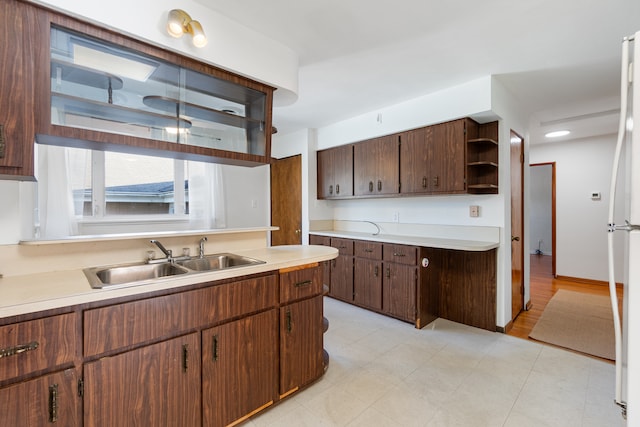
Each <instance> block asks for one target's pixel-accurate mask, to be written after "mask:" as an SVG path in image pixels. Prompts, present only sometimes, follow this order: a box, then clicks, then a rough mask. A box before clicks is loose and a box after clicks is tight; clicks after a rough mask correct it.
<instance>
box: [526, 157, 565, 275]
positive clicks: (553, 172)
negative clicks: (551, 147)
mask: <svg viewBox="0 0 640 427" xmlns="http://www.w3.org/2000/svg"><path fill="white" fill-rule="evenodd" d="M535 166H551V274H552V275H553V277H558V275H557V274H556V162H543V163H531V164H530V165H529V167H535Z"/></svg>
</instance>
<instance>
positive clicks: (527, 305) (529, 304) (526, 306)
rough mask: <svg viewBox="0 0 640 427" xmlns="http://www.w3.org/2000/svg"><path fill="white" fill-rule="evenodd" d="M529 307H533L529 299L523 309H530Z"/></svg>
mask: <svg viewBox="0 0 640 427" xmlns="http://www.w3.org/2000/svg"><path fill="white" fill-rule="evenodd" d="M531 307H533V304H531V300H529V301H527V303H526V304H525V306H524V309H525V311H529V310H531Z"/></svg>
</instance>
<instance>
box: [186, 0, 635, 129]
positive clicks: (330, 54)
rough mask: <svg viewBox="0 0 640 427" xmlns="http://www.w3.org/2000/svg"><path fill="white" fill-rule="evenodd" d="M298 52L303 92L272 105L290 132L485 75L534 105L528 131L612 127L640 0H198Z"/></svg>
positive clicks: (527, 107) (527, 106)
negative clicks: (625, 41) (623, 55)
mask: <svg viewBox="0 0 640 427" xmlns="http://www.w3.org/2000/svg"><path fill="white" fill-rule="evenodd" d="M196 1H197V2H199V3H201V4H203V5H205V6H207V7H209V8H211V9H213V10H215V11H217V12H219V13H221V14H223V15H225V16H227V17H229V18H231V19H232V20H235V21H237V22H238V23H240V24H242V25H244V26H247V27H249V28H252V29H253V30H255V31H258V32H259V33H262V34H264V35H265V36H267V37H269V38H272V39H274V40H277V41H279V42H280V43H282V44H284V45H286V46H288V47H290V48H291V49H293V50H294V51H295V52H297V53H298V55H299V58H300V70H299V97H298V100H297V101H296V102H295V103H294V104H291V105H288V106H277V105H276V107H275V108H274V125H275V126H277V127H278V129H279V130H280V132H282V133H288V132H291V131H295V130H299V129H304V128H318V127H322V126H325V125H328V124H331V123H335V122H337V121H340V120H345V119H348V118H351V117H354V116H356V115H359V114H363V113H366V112H370V111H375V110H376V109H378V108H382V107H387V106H390V105H393V104H396V103H399V102H402V101H405V100H408V99H412V98H416V97H419V96H422V95H426V94H429V93H432V92H435V91H438V90H441V89H445V88H447V87H450V86H454V85H457V84H461V83H464V82H467V81H470V80H474V79H476V78H480V77H483V76H487V75H494V76H496V77H497V78H498V79H499V80H500V81H501V82H502V84H503V85H504V86H505V87H506V88H507V89H508V90H509V91H510V92H511V93H512V94H513V95H514V96H515V97H516V98H517V99H518V100H519V101H520V103H521V104H522V106H523V108H524V110H525V111H526V112H527V113H528V114H529V115H530V117H531V120H530V122H531V129H530V135H529V137H530V140H531V141H532V142H541V141H543V140H544V137H541V136H540V134H541V132H543V131H546V130H552V129H557V128H571V130H572V131H573V133H572V135H571V136H570V138H572V139H575V138H581V137H584V136H592V135H597V134H606V133H613V132H615V131H616V128H617V121H618V112H619V107H618V103H619V91H620V89H619V86H620V83H619V79H620V51H621V48H620V44H621V40H622V38H623V37H624V36H629V35H631V34H632V33H634V32H635V31H638V30H640V1H638V0H607V1H603V0H528V1H513V0H485V1H477V0H447V1H442V0H438V1H436V0H395V1H393V2H372V1H371V0H322V1H320V0H317V1H312V0H269V1H264V0H196Z"/></svg>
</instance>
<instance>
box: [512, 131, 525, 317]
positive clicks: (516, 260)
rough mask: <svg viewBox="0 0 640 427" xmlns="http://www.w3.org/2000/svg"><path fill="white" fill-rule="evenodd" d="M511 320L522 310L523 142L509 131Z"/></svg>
mask: <svg viewBox="0 0 640 427" xmlns="http://www.w3.org/2000/svg"><path fill="white" fill-rule="evenodd" d="M510 140H511V148H510V154H511V155H510V166H511V320H514V319H515V318H516V317H517V316H518V314H520V312H521V311H522V310H523V309H524V274H523V270H524V250H523V248H524V233H523V223H524V220H523V215H524V207H523V203H524V179H523V172H524V151H523V146H524V140H523V139H522V137H521V136H520V135H518V134H517V133H516V132H514V131H513V130H511V136H510Z"/></svg>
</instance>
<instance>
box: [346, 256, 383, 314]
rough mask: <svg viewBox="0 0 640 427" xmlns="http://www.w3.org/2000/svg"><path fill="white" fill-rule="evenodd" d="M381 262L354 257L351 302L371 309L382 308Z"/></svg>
mask: <svg viewBox="0 0 640 427" xmlns="http://www.w3.org/2000/svg"><path fill="white" fill-rule="evenodd" d="M382 275H383V268H382V262H381V261H377V260H371V259H364V258H356V259H355V261H354V275H353V302H354V303H355V304H357V305H359V306H362V307H366V308H370V309H373V310H382V300H383V298H382Z"/></svg>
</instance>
